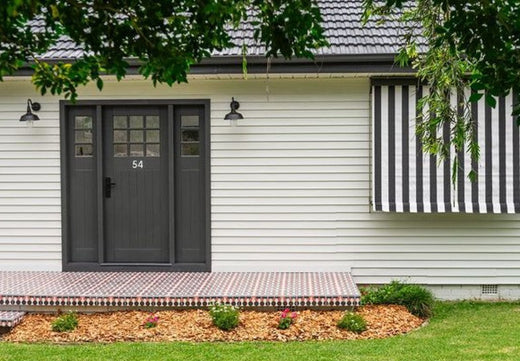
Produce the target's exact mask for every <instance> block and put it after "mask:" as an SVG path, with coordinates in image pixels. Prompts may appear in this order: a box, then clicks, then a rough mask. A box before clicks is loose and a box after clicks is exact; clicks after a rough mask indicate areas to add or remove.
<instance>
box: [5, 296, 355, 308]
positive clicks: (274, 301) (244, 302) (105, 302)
mask: <svg viewBox="0 0 520 361" xmlns="http://www.w3.org/2000/svg"><path fill="white" fill-rule="evenodd" d="M215 302H220V303H229V304H232V305H235V306H239V307H284V306H299V307H320V306H322V307H348V306H359V304H360V298H359V297H95V296H94V297H54V296H0V305H5V306H81V307H89V306H90V307H95V306H104V307H107V306H108V307H146V306H153V307H205V306H208V305H210V304H212V303H215Z"/></svg>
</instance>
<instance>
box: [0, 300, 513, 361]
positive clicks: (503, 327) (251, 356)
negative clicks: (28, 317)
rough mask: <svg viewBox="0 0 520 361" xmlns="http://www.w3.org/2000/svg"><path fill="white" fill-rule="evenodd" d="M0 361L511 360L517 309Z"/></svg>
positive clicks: (455, 307) (444, 310)
mask: <svg viewBox="0 0 520 361" xmlns="http://www.w3.org/2000/svg"><path fill="white" fill-rule="evenodd" d="M0 360H2V361H4V360H71V361H72V360H103V361H105V360H122V361H123V360H124V361H130V360H153V361H159V360H189V361H195V360H204V361H208V360H244V361H246V360H247V361H254V360H277V361H291V360H294V361H303V360H327V361H328V360H342V361H347V360H356V361H368V360H370V361H375V360H377V361H382V360H384V361H397V360H400V361H401V360H402V361H415V360H420V361H427V360H432V361H434V360H435V361H441V360H446V361H456V360H461V361H462V360H464V361H471V360H500V361H507V360H515V361H516V360H520V304H519V303H466V302H464V303H439V304H437V305H436V308H435V316H434V317H433V318H432V320H431V322H430V324H429V325H428V326H426V327H424V328H422V329H420V330H418V331H415V332H412V333H410V334H408V335H405V336H400V337H394V338H390V339H386V340H373V341H333V342H332V341H331V342H292V343H253V342H251V343H235V344H233V343H230V344H226V343H203V344H189V343H159V344H157V343H119V344H109V345H95V344H87V345H74V346H56V345H47V344H22V345H19V344H9V343H5V342H0Z"/></svg>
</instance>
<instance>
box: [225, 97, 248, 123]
mask: <svg viewBox="0 0 520 361" xmlns="http://www.w3.org/2000/svg"><path fill="white" fill-rule="evenodd" d="M229 106H230V107H231V111H230V112H229V113H227V114H226V116H225V117H224V119H225V120H238V119H244V117H243V116H242V114H240V113H239V112H237V109H238V108H240V103H239V102H237V101H236V100H235V98H231V103H230V104H229Z"/></svg>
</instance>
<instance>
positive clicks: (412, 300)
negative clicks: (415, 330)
mask: <svg viewBox="0 0 520 361" xmlns="http://www.w3.org/2000/svg"><path fill="white" fill-rule="evenodd" d="M363 292H364V295H363V296H362V298H361V302H362V303H363V304H372V305H379V304H395V305H403V306H405V307H406V308H407V309H408V311H410V313H412V314H414V315H416V316H419V317H423V318H426V317H430V316H431V315H432V309H433V302H434V297H433V294H432V293H431V292H430V291H429V290H427V289H426V288H424V287H421V286H419V285H410V284H406V283H401V282H399V281H392V282H391V283H390V284H388V285H384V286H382V287H379V288H369V289H365V290H364V291H363Z"/></svg>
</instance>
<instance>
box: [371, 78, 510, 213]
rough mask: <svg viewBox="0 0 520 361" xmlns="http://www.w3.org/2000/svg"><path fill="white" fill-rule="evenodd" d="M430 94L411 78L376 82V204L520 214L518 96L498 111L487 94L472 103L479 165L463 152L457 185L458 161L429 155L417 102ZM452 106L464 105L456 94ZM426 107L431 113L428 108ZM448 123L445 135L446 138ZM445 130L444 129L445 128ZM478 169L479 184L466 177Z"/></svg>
mask: <svg viewBox="0 0 520 361" xmlns="http://www.w3.org/2000/svg"><path fill="white" fill-rule="evenodd" d="M428 91H429V89H428V87H427V86H418V85H413V84H411V83H409V84H404V85H388V83H386V84H385V83H382V84H378V83H377V82H375V81H374V82H373V85H372V114H373V116H372V118H373V127H372V132H373V147H372V150H373V158H372V163H373V180H372V197H373V198H372V204H373V209H374V210H375V211H383V212H425V213H429V212H437V213H444V212H467V213H520V167H519V164H520V152H519V130H518V127H517V126H516V121H515V120H514V119H513V117H512V116H511V110H512V105H513V98H514V97H513V95H509V96H507V97H505V98H500V99H498V101H497V106H496V107H495V108H491V107H489V106H487V105H486V104H485V101H484V99H483V98H482V99H481V100H480V101H479V102H478V103H474V104H472V105H471V112H472V115H473V117H474V119H477V124H476V127H477V135H478V143H479V146H480V158H479V160H478V162H475V161H474V160H472V159H471V157H470V155H469V153H468V152H460V153H459V154H457V158H458V161H459V169H458V174H457V182H456V184H455V185H454V184H453V183H452V177H451V172H452V161H453V156H454V155H455V151H454V149H452V152H451V154H450V158H449V159H445V160H442V161H440V162H439V161H438V159H437V157H436V156H433V155H430V154H424V153H423V151H422V144H421V141H420V139H419V138H418V137H417V136H416V133H415V118H416V109H417V101H418V99H420V98H421V97H422V96H423V94H427V93H428ZM451 101H452V104H457V99H456V95H454V96H452V99H451ZM424 111H425V112H427V111H428V110H427V109H425V110H424ZM449 132H450V130H449V128H448V127H447V126H446V127H445V128H444V129H442V134H439V136H442V137H444V138H445V139H447V138H448V137H449ZM440 133H441V132H440ZM472 166H473V169H475V170H476V171H477V177H476V181H475V182H471V181H470V180H469V178H468V177H467V174H468V173H469V171H470V170H471V169H472Z"/></svg>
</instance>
